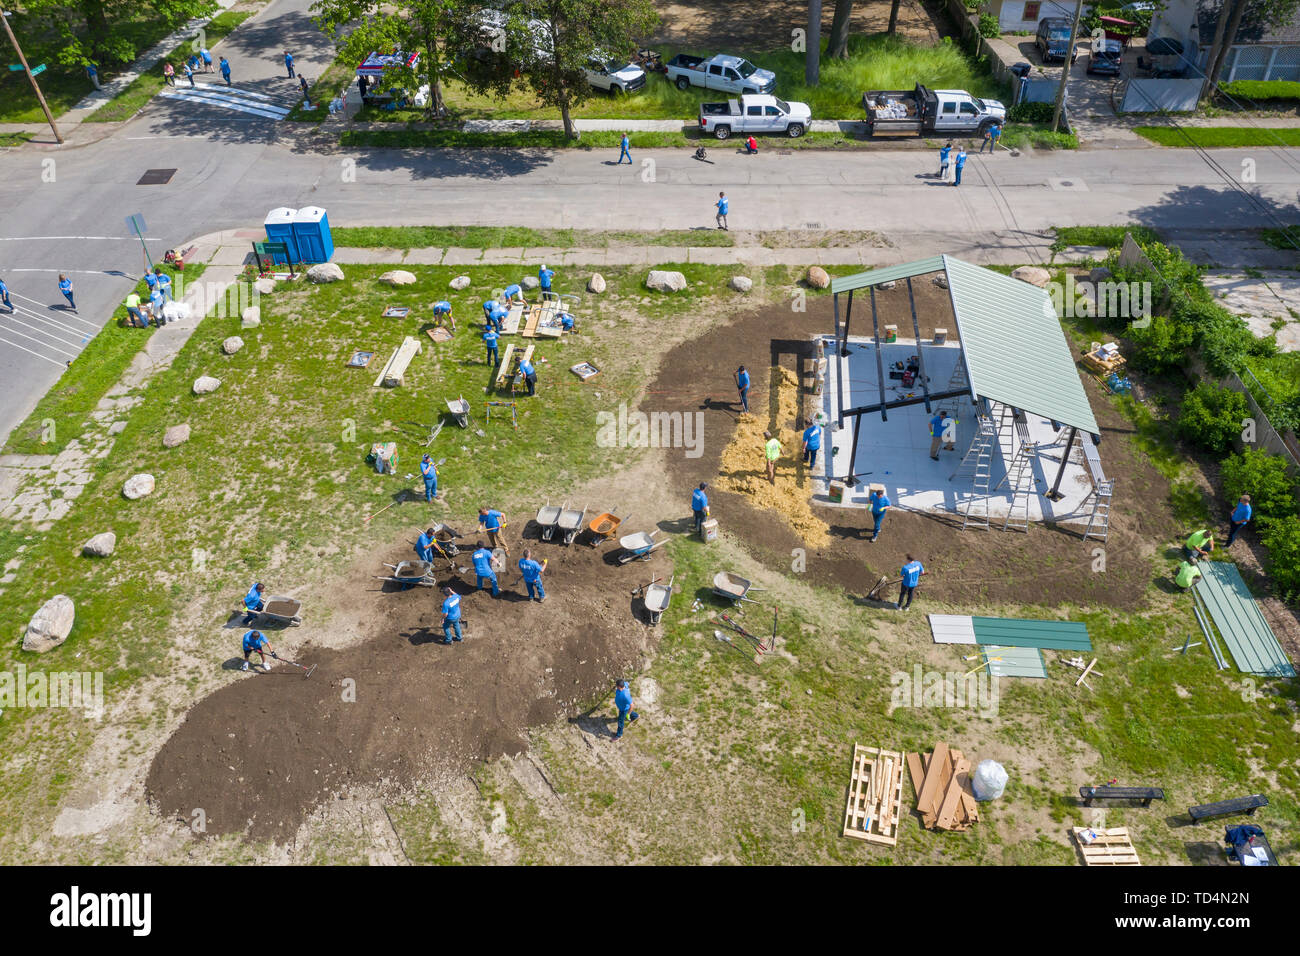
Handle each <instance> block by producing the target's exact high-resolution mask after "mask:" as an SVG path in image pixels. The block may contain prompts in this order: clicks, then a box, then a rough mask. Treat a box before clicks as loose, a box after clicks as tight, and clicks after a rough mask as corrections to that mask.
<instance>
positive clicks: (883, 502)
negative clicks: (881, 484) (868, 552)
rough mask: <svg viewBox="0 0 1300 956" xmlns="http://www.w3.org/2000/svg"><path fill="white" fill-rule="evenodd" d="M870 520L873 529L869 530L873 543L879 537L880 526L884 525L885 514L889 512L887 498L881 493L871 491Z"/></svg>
mask: <svg viewBox="0 0 1300 956" xmlns="http://www.w3.org/2000/svg"><path fill="white" fill-rule="evenodd" d="M870 504H871V520H872V522H873V525H874V527H873V528H872V529H871V539H870V540H872V541H875V540H876V539H877V538H879V537H880V526H881V525H882V524H884V523H885V512H886V511H888V510H889V505H890V501H889V496H888V495H887V494H885V493H884V492H883V491H873V492H872V493H871V498H870Z"/></svg>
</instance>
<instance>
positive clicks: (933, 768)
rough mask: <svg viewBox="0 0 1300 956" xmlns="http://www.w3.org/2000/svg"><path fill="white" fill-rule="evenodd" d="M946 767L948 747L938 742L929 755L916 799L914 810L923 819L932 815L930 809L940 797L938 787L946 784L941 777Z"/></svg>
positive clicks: (940, 793) (940, 792)
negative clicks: (918, 812) (923, 778)
mask: <svg viewBox="0 0 1300 956" xmlns="http://www.w3.org/2000/svg"><path fill="white" fill-rule="evenodd" d="M948 766H949V764H948V745H947V744H945V743H943V742H942V741H940V742H939V743H937V744H935V745H934V752H933V753H932V754H930V760H929V763H928V764H927V765H926V773H925V780H924V782H923V783H922V784H921V792H920V793H919V794H917V797H916V809H917V810H918V811H920V813H921V815H922V816H923V817H924V816H928V815H931V814H932V813H933V809H932V808H933V807H934V805H935V804H936V803H937V802H938V800H939V798H940V797H941V796H942V791H941V790H940V787H942V786H943V785H944V784H945V783H946V782H947V781H945V780H943V779H942V775H943V771H944V770H946V769H948ZM926 825H927V826H928V825H929V824H928V823H927V824H926Z"/></svg>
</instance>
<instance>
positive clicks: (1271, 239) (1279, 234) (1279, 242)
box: [1259, 226, 1300, 252]
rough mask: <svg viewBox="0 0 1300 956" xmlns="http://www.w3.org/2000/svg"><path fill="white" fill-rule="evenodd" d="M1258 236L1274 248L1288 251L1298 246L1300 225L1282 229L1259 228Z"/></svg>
mask: <svg viewBox="0 0 1300 956" xmlns="http://www.w3.org/2000/svg"><path fill="white" fill-rule="evenodd" d="M1259 237H1260V238H1261V239H1263V240H1264V242H1265V243H1267V244H1268V245H1270V246H1272V247H1273V248H1274V249H1282V250H1284V251H1286V252H1290V251H1291V250H1293V249H1296V248H1300V226H1288V227H1286V228H1284V229H1261V230H1260V231H1259Z"/></svg>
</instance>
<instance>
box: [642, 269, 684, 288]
mask: <svg viewBox="0 0 1300 956" xmlns="http://www.w3.org/2000/svg"><path fill="white" fill-rule="evenodd" d="M645 285H646V288H647V289H654V290H655V291H657V292H681V291H682V290H683V289H685V288H686V276H684V275H682V274H681V273H680V272H666V271H664V270H663V269H652V270H650V274H649V275H648V276H646V277H645Z"/></svg>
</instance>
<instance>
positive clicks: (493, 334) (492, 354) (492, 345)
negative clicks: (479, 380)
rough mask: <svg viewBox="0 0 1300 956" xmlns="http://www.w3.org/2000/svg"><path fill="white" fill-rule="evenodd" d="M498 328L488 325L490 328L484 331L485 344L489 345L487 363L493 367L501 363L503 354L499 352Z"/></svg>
mask: <svg viewBox="0 0 1300 956" xmlns="http://www.w3.org/2000/svg"><path fill="white" fill-rule="evenodd" d="M498 338H499V336H498V335H497V330H496V329H494V328H493V327H492V326H490V325H489V326H488V330H487V331H486V332H484V333H483V344H484V345H486V346H487V363H488V365H491V366H492V367H493V368H496V367H497V366H498V365H500V364H501V355H500V353H498V352H497V339H498Z"/></svg>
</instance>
